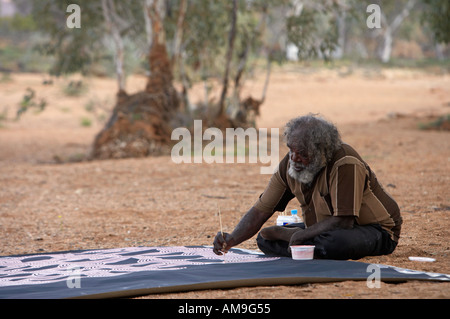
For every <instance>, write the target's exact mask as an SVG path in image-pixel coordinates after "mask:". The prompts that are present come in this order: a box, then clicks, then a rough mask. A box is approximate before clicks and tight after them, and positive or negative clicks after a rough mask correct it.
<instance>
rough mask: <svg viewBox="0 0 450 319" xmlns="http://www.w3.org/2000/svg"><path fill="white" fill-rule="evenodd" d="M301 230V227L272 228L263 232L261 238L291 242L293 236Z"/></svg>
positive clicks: (267, 228) (264, 229)
mask: <svg viewBox="0 0 450 319" xmlns="http://www.w3.org/2000/svg"><path fill="white" fill-rule="evenodd" d="M300 229H301V228H300V227H282V226H270V227H266V228H263V229H262V230H261V236H262V238H264V239H267V240H284V241H287V242H289V241H290V240H291V237H292V235H293V234H294V233H296V232H297V231H299V230H300Z"/></svg>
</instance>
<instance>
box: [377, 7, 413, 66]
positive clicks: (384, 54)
mask: <svg viewBox="0 0 450 319" xmlns="http://www.w3.org/2000/svg"><path fill="white" fill-rule="evenodd" d="M415 4H416V0H409V1H408V2H407V3H406V5H405V6H404V7H403V9H402V10H401V11H400V13H399V14H397V15H396V16H395V18H394V19H393V20H392V22H391V23H389V22H388V21H387V18H386V16H385V15H384V14H383V11H382V12H381V21H382V23H383V24H384V29H385V30H384V33H383V34H382V37H383V39H382V46H381V49H380V51H379V58H380V60H381V61H382V62H383V63H387V62H389V61H390V59H391V53H392V45H393V43H394V34H395V32H396V31H397V30H398V28H399V27H400V25H401V24H402V22H403V21H404V20H405V18H406V17H407V16H408V15H409V13H410V12H411V9H412V8H413V7H414V5H415Z"/></svg>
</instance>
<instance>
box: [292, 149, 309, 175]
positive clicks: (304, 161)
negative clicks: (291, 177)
mask: <svg viewBox="0 0 450 319" xmlns="http://www.w3.org/2000/svg"><path fill="white" fill-rule="evenodd" d="M287 147H288V148H289V160H290V162H291V166H292V168H293V169H294V170H295V171H297V172H301V171H302V170H304V169H305V168H306V167H307V166H308V165H309V163H310V160H309V156H308V152H307V151H306V150H305V149H298V148H297V147H295V146H293V145H290V144H288V145H287Z"/></svg>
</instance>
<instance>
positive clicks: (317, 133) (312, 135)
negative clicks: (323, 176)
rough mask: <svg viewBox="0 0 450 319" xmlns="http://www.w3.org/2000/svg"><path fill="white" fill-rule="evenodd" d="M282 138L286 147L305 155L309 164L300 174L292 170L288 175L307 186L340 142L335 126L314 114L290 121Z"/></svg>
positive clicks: (338, 146)
mask: <svg viewBox="0 0 450 319" xmlns="http://www.w3.org/2000/svg"><path fill="white" fill-rule="evenodd" d="M284 137H285V140H286V143H287V145H288V146H290V147H292V148H295V149H296V150H300V151H301V152H303V153H304V154H306V155H307V157H308V159H309V160H310V163H309V165H308V166H305V169H304V171H302V172H301V173H298V172H296V171H295V170H293V169H290V170H289V173H290V175H291V176H292V177H293V178H296V179H298V180H299V181H301V182H303V183H305V184H308V183H310V182H311V181H312V180H313V179H314V176H315V175H316V174H317V173H318V172H319V171H320V169H322V168H323V167H324V166H325V165H326V163H327V162H329V161H330V160H331V159H332V158H333V155H334V153H335V152H336V151H337V150H338V149H339V148H340V147H341V145H342V140H341V137H340V134H339V131H338V130H337V128H336V126H335V125H334V124H332V123H330V122H328V121H326V120H325V119H323V118H322V117H320V116H318V115H314V114H308V115H305V116H300V117H297V118H294V119H292V120H290V121H289V122H288V123H287V124H286V127H285V130H284Z"/></svg>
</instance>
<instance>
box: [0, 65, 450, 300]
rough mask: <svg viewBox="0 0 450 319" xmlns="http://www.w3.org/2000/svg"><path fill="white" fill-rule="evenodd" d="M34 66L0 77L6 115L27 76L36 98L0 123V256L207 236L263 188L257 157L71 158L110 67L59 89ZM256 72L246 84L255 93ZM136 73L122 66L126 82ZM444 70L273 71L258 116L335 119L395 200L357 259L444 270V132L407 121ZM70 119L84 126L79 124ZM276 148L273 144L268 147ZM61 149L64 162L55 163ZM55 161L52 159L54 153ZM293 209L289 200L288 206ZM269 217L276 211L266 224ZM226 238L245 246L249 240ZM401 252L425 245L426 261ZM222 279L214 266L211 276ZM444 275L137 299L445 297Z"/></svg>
mask: <svg viewBox="0 0 450 319" xmlns="http://www.w3.org/2000/svg"><path fill="white" fill-rule="evenodd" d="M44 77H45V76H44V75H36V74H17V75H16V74H13V75H12V77H11V80H10V81H3V82H2V83H0V101H1V102H0V112H2V110H7V112H8V113H7V115H8V117H9V118H12V117H14V115H15V111H16V110H17V108H18V103H19V102H20V101H21V100H22V97H23V95H24V94H25V89H26V88H27V87H32V88H33V89H35V90H36V94H37V98H38V99H39V98H45V99H46V101H47V102H48V106H47V109H46V110H45V111H44V112H42V113H39V114H35V113H34V111H33V110H30V111H28V112H27V113H26V114H25V115H24V116H23V118H22V119H21V120H20V121H17V122H14V121H10V120H8V121H2V122H1V125H2V127H1V128H0V163H1V165H0V185H1V188H0V255H2V256H5V255H11V254H31V253H40V252H53V251H63V250H72V249H97V248H113V247H127V246H142V245H146V246H158V245H170V246H175V245H211V244H212V240H213V237H214V236H215V234H216V233H217V231H218V230H219V222H218V216H217V212H216V210H217V204H219V205H220V207H221V211H222V221H223V224H224V231H228V232H230V231H232V229H233V227H234V225H236V223H237V222H238V221H239V219H240V218H241V216H242V215H243V214H244V213H245V212H246V211H247V209H248V208H249V207H250V206H251V205H252V204H253V202H254V201H255V200H256V199H257V197H258V196H259V194H260V193H261V192H262V191H263V190H264V188H265V186H266V184H267V181H268V179H269V175H261V174H260V173H259V172H260V171H259V168H260V165H259V164H247V163H246V164H214V165H212V164H179V165H177V164H174V163H173V162H172V161H171V158H170V156H163V157H154V158H141V159H124V160H105V161H92V162H73V159H76V158H78V157H80V156H82V155H83V154H86V153H87V152H88V151H89V147H90V145H91V143H92V141H93V139H94V136H95V134H96V133H98V132H99V130H100V129H101V127H102V125H103V123H100V122H98V121H96V120H95V118H94V116H93V115H92V113H91V112H87V111H86V109H85V106H86V105H87V104H89V103H90V104H94V105H99V104H101V105H106V106H107V107H108V108H109V109H111V107H112V106H113V104H114V93H115V91H116V85H115V82H114V80H111V79H85V80H84V81H85V83H87V85H88V90H87V92H85V93H84V94H82V95H81V96H79V97H68V96H66V95H65V94H64V93H63V90H62V87H63V86H65V85H67V82H68V79H59V80H55V81H54V84H53V85H50V86H48V85H43V84H42V80H43V79H44ZM263 80H264V77H263V76H261V77H258V78H256V79H254V80H252V81H251V82H249V85H248V87H247V90H248V92H250V93H252V94H253V96H255V97H257V98H258V97H259V94H260V92H261V88H262V85H263ZM144 85H145V79H144V78H142V77H132V78H130V79H129V81H128V87H129V88H131V89H130V91H133V90H134V91H136V90H141V89H143V87H144ZM449 102H450V78H449V76H448V75H435V74H434V75H433V74H425V73H422V72H419V71H404V70H403V71H400V70H384V71H379V72H376V73H375V75H374V74H371V73H370V72H369V73H367V72H366V71H364V70H361V71H355V72H354V73H353V74H351V75H349V76H346V77H344V76H339V74H338V72H336V71H329V70H328V71H320V70H314V71H311V72H304V70H300V69H295V68H293V67H291V68H287V67H286V68H284V69H280V70H276V71H275V72H274V74H273V76H272V78H271V83H270V87H269V91H268V95H267V100H266V102H265V103H264V104H263V105H262V110H261V111H262V112H261V117H260V118H259V120H258V126H259V127H268V128H271V127H274V128H276V127H278V128H280V129H281V128H282V127H283V125H284V124H285V123H286V121H288V120H289V119H290V118H292V117H295V116H298V115H302V114H305V113H308V112H315V113H321V114H322V115H324V116H325V117H327V118H328V119H329V120H331V121H333V122H334V123H336V124H337V125H338V127H339V129H340V131H341V135H342V137H343V139H344V140H345V141H346V142H347V143H349V144H351V145H353V146H354V147H355V148H356V149H357V150H358V151H359V152H360V154H361V155H362V156H363V157H364V158H365V159H366V161H367V162H368V163H369V164H370V165H371V167H372V168H373V169H374V170H375V172H376V174H377V176H378V178H379V180H380V181H381V182H382V183H383V185H384V186H385V188H386V189H387V190H388V191H389V192H390V193H391V195H392V196H393V197H394V198H396V199H397V201H398V203H399V205H400V207H401V210H402V212H403V218H404V227H403V231H402V237H401V240H400V244H399V246H398V248H397V250H396V251H395V252H394V253H393V254H392V255H389V256H382V257H368V258H364V259H362V260H361V261H363V262H368V263H382V264H388V265H393V266H397V267H403V268H410V269H415V270H422V271H429V272H439V273H447V274H450V246H449V226H450V221H449V210H450V191H449V189H450V187H449V186H450V175H449V172H450V136H449V132H448V131H447V132H445V131H423V130H418V123H419V122H426V121H427V120H428V119H427V118H426V117H428V116H435V115H440V114H445V113H449ZM82 117H88V118H90V119H91V120H92V125H91V126H89V127H84V126H82V125H81V124H80V119H81V118H82ZM284 152H286V148H285V147H284V146H282V147H281V150H280V156H281V155H282V154H283V153H284ZM67 160H72V162H66V161H67ZM58 161H63V162H66V163H65V164H61V163H57V162H58ZM294 207H295V208H298V207H296V204H295V203H294V201H292V203H291V204H290V205H289V207H288V208H294ZM274 222H275V216H274V217H273V218H272V219H271V220H269V221H268V224H273V223H274ZM239 247H241V248H247V249H256V248H257V247H256V244H255V241H254V239H251V240H249V241H247V242H245V243H243V244H242V245H240V246H239ZM409 256H423V257H432V258H435V259H436V261H435V262H432V263H423V262H413V261H410V260H409V259H408V257H409ZM223 276H224V277H226V276H227V274H223ZM449 297H450V283H430V282H417V281H412V282H406V283H401V284H388V283H382V284H381V288H379V289H377V288H373V289H370V288H368V287H367V285H366V282H365V281H362V282H352V281H346V282H339V283H329V284H307V285H295V286H270V287H268V286H263V287H250V288H238V289H227V290H221V289H219V290H208V291H192V292H183V293H170V294H158V295H150V296H145V297H144V298H449Z"/></svg>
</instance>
